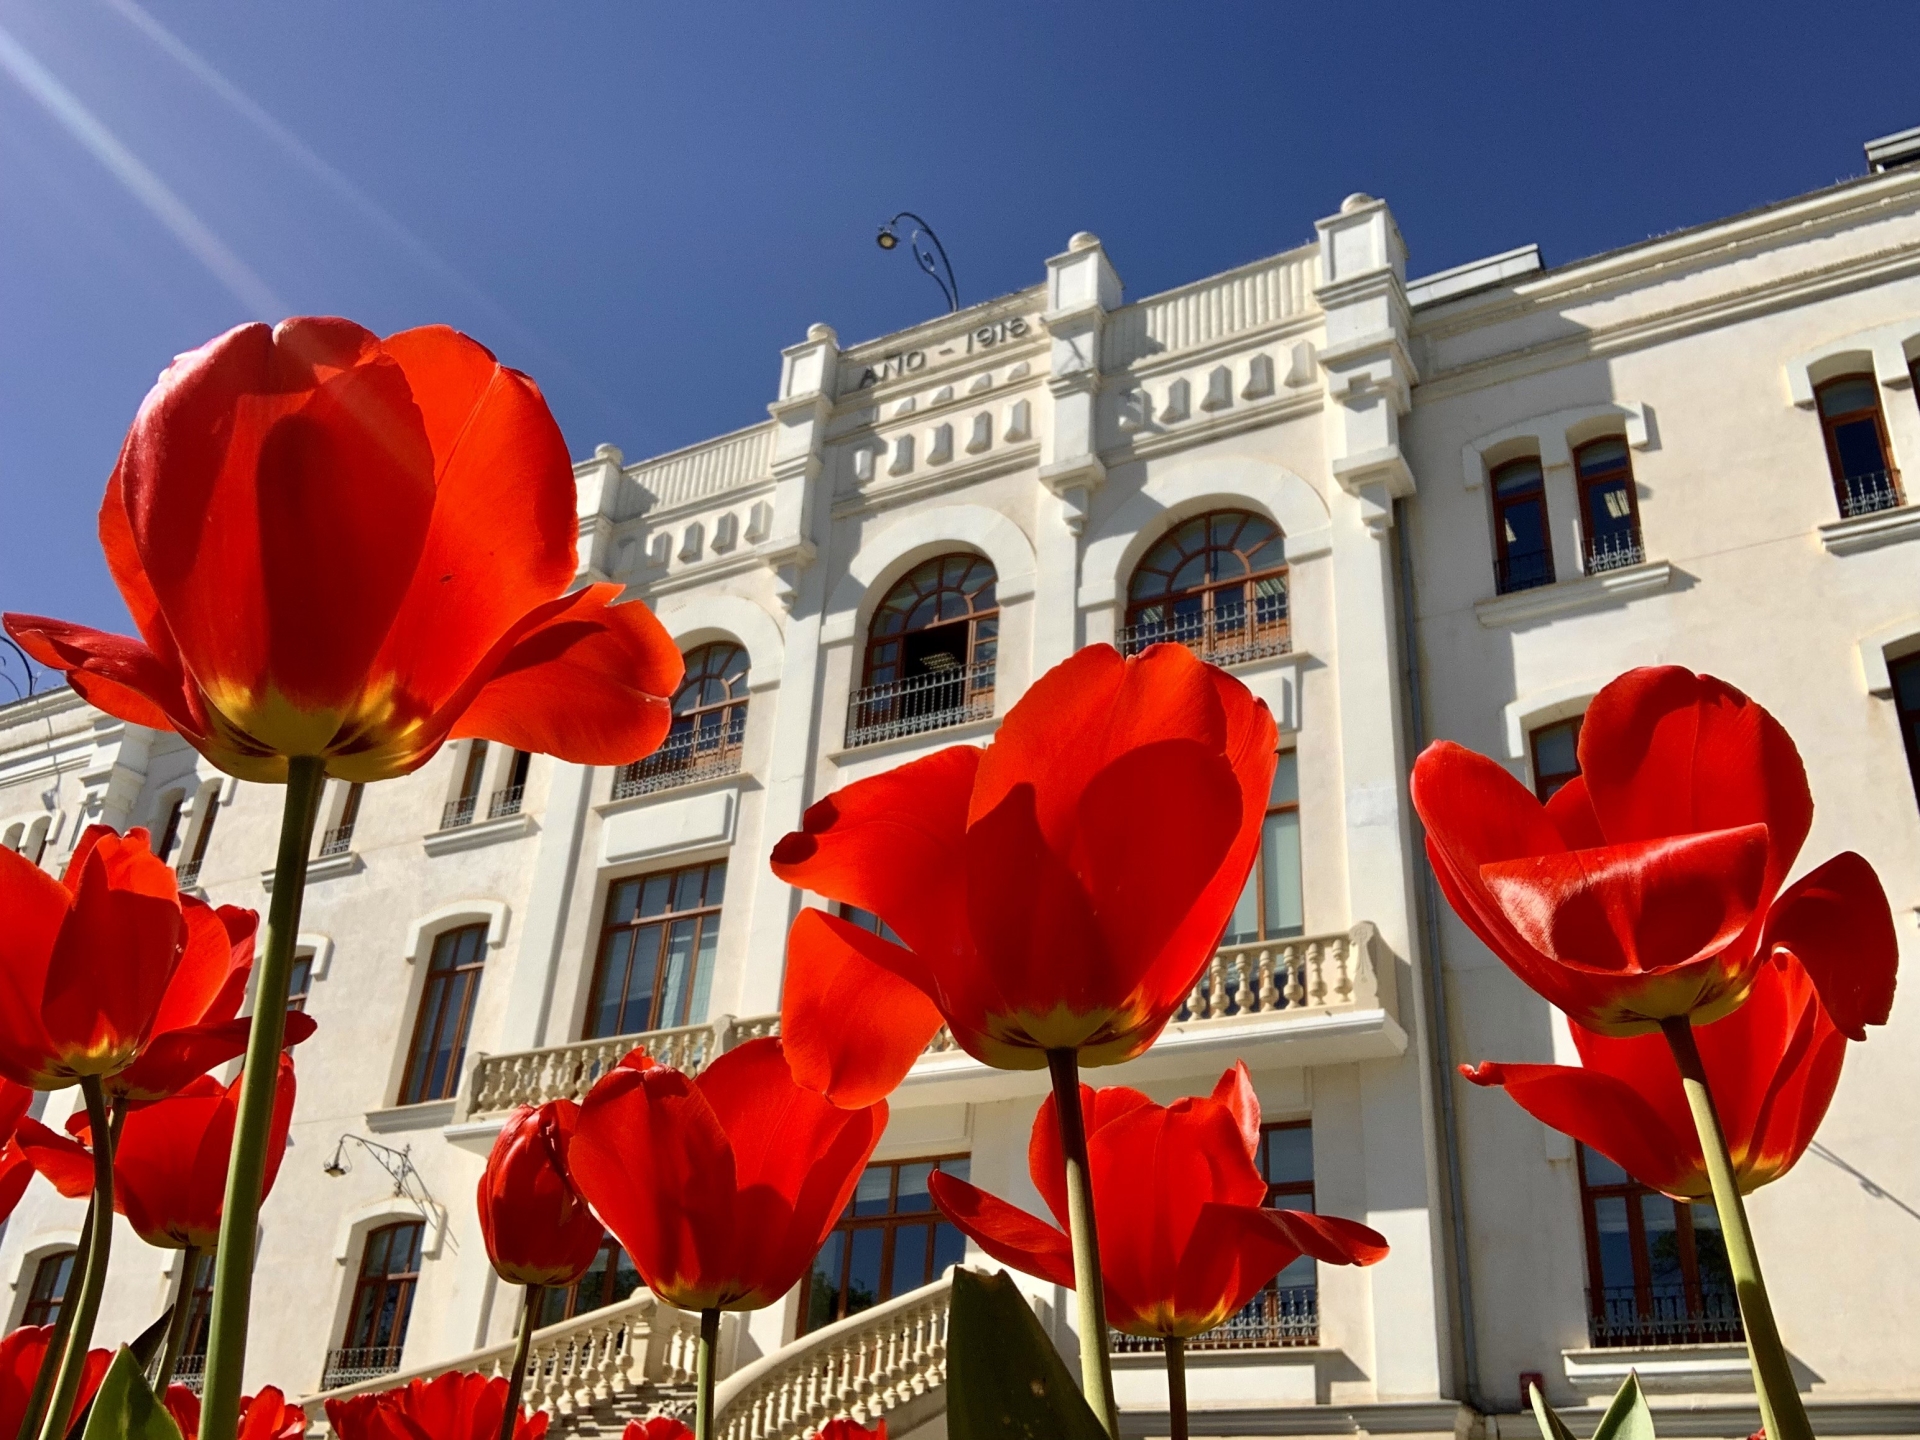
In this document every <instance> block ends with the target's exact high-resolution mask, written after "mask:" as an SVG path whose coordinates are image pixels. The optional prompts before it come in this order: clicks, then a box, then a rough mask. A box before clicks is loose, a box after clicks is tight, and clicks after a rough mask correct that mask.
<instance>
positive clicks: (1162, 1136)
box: [931, 1062, 1387, 1436]
mask: <svg viewBox="0 0 1920 1440" xmlns="http://www.w3.org/2000/svg"><path fill="white" fill-rule="evenodd" d="M1081 1109H1082V1112H1083V1113H1084V1114H1085V1115H1086V1117H1087V1156H1088V1164H1089V1168H1090V1169H1091V1171H1092V1175H1093V1195H1094V1215H1095V1229H1096V1230H1097V1232H1098V1234H1099V1236H1100V1268H1101V1272H1102V1275H1103V1277H1104V1279H1105V1282H1106V1295H1107V1306H1108V1309H1107V1316H1108V1319H1109V1321H1110V1322H1111V1323H1112V1325H1113V1327H1114V1328H1115V1329H1116V1330H1120V1331H1122V1332H1124V1333H1126V1334H1128V1335H1143V1336H1153V1337H1158V1338H1160V1339H1163V1340H1165V1341H1167V1364H1168V1378H1169V1383H1170V1385H1171V1386H1172V1392H1171V1397H1172V1401H1173V1405H1174V1409H1175V1411H1176V1412H1177V1413H1176V1415H1175V1417H1174V1424H1175V1426H1176V1428H1175V1430H1174V1434H1175V1435H1176V1436H1178V1435H1182V1434H1184V1433H1185V1431H1184V1426H1185V1405H1186V1402H1185V1385H1184V1371H1183V1370H1182V1369H1181V1357H1182V1342H1184V1341H1185V1340H1187V1339H1190V1338H1191V1337H1193V1336H1195V1335H1200V1334H1204V1333H1205V1332H1206V1331H1209V1330H1212V1329H1214V1328H1215V1327H1216V1326H1218V1325H1220V1324H1222V1323H1224V1322H1225V1321H1226V1320H1227V1319H1229V1318H1230V1317H1231V1316H1233V1315H1234V1314H1236V1313H1238V1312H1239V1311H1240V1310H1241V1309H1242V1308H1244V1307H1245V1306H1246V1305H1247V1303H1248V1302H1249V1301H1251V1300H1252V1299H1253V1297H1254V1296H1255V1295H1256V1294H1258V1293H1259V1291H1260V1290H1261V1289H1262V1288H1263V1287H1264V1286H1265V1285H1266V1284H1267V1283H1268V1282H1269V1281H1271V1280H1272V1279H1273V1278H1274V1276H1276V1275H1278V1274H1279V1273H1280V1272H1281V1271H1282V1270H1284V1269H1285V1268H1286V1267H1287V1266H1288V1265H1290V1264H1292V1263H1293V1262H1294V1261H1295V1260H1297V1259H1299V1258H1300V1257H1301V1256H1302V1255H1310V1256H1312V1257H1313V1258H1314V1259H1316V1260H1322V1261H1325V1262H1327V1263H1329V1264H1333V1265H1372V1264H1374V1263H1375V1262H1377V1261H1380V1260H1384V1259H1385V1258H1386V1255H1387V1242H1386V1240H1385V1239H1384V1238H1383V1237H1382V1236H1381V1235H1380V1234H1379V1233H1378V1232H1377V1231H1374V1230H1371V1229H1369V1228H1368V1227H1367V1226H1365V1225H1361V1224H1359V1223H1357V1222H1356V1221H1352V1220H1343V1219H1340V1218H1338V1217H1336V1216H1330V1215H1314V1214H1311V1213H1308V1212H1304V1211H1298V1210H1271V1209H1268V1208H1266V1206H1265V1204H1264V1202H1265V1200H1266V1197H1267V1181H1266V1177H1265V1176H1263V1175H1262V1174H1261V1173H1260V1167H1259V1161H1258V1157H1259V1152H1260V1103H1259V1101H1258V1100H1256V1099H1255V1098H1254V1093H1253V1082H1252V1079H1251V1078H1250V1077H1249V1076H1248V1074H1247V1067H1246V1066H1245V1065H1244V1064H1242V1063H1237V1062H1236V1063H1235V1065H1234V1066H1233V1068H1232V1069H1230V1070H1228V1071H1227V1073H1226V1074H1225V1075H1223V1076H1221V1077H1220V1083H1219V1084H1218V1085H1216V1086H1214V1089H1213V1093H1212V1094H1211V1095H1209V1096H1205V1097H1194V1098H1188V1099H1183V1100H1176V1101H1174V1102H1173V1104H1171V1105H1156V1104H1154V1103H1153V1102H1152V1101H1151V1100H1149V1099H1148V1098H1147V1097H1146V1096H1145V1095H1142V1094H1141V1093H1140V1092H1139V1091H1138V1090H1130V1089H1127V1088H1126V1087H1125V1086H1118V1085H1116V1086H1110V1087H1107V1088H1105V1089H1100V1090H1095V1089H1092V1088H1090V1087H1086V1086H1082V1087H1081ZM1027 1168H1028V1172H1029V1173H1030V1174H1031V1175H1032V1177H1033V1184H1034V1188H1035V1189H1037V1190H1038V1191H1039V1192H1040V1195H1041V1198H1043V1199H1044V1200H1045V1201H1046V1202H1047V1208H1048V1209H1049V1210H1051V1211H1052V1212H1053V1217H1054V1220H1055V1221H1056V1222H1057V1223H1056V1224H1053V1225H1049V1224H1048V1223H1047V1222H1046V1221H1044V1220H1042V1219H1040V1218H1038V1217H1037V1216H1034V1215H1030V1214H1028V1213H1027V1212H1026V1211H1024V1210H1021V1209H1019V1208H1018V1207H1016V1206H1013V1205H1009V1204H1008V1203H1007V1202H1006V1201H1004V1200H1002V1199H999V1198H998V1197H997V1196H994V1195H990V1194H988V1193H987V1192H986V1191H984V1190H980V1189H976V1188H975V1187H974V1186H972V1185H969V1184H968V1183H967V1182H966V1181H964V1180H960V1179H956V1178H955V1177H954V1176H951V1175H948V1174H945V1173H944V1172H940V1171H936V1172H934V1175H933V1177H932V1180H931V1188H932V1191H933V1198H934V1202H935V1203H936V1204H937V1205H939V1207H940V1209H941V1210H942V1211H943V1212H944V1213H945V1214H946V1216H947V1218H948V1219H950V1220H951V1221H953V1223H954V1224H955V1225H957V1226H959V1227H960V1229H961V1230H963V1231H965V1232H966V1234H967V1235H968V1236H969V1237H970V1238H971V1239H972V1240H973V1241H974V1243H975V1244H977V1245H979V1247H980V1248H981V1249H982V1250H984V1251H986V1252H987V1254H989V1255H991V1256H992V1257H993V1258H994V1259H996V1260H999V1261H1001V1262H1002V1263H1003V1264H1007V1265H1011V1266H1013V1267H1014V1268H1015V1269H1017V1270H1024V1271H1026V1272H1027V1273H1028V1274H1029V1275H1035V1276H1038V1277H1039V1278H1040V1279H1042V1280H1048V1281H1051V1282H1052V1283H1054V1284H1056V1285H1064V1286H1066V1287H1068V1288H1069V1289H1071V1288H1073V1287H1074V1283H1075V1277H1074V1266H1073V1247H1072V1243H1071V1241H1070V1239H1069V1237H1068V1235H1067V1233H1066V1232H1067V1204H1068V1199H1067V1191H1066V1156H1065V1152H1064V1150H1063V1149H1062V1145H1061V1136H1060V1116H1059V1110H1058V1107H1057V1106H1056V1105H1055V1103H1054V1097H1053V1096H1051V1095H1049V1096H1048V1097H1047V1098H1046V1099H1045V1100H1044V1101H1043V1102H1041V1106H1040V1113H1039V1114H1038V1115H1037V1116H1035V1117H1034V1122H1033V1134H1032V1138H1031V1139H1030V1141H1029V1143H1028V1147H1027Z"/></svg>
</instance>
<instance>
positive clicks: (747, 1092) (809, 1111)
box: [694, 1037, 887, 1309]
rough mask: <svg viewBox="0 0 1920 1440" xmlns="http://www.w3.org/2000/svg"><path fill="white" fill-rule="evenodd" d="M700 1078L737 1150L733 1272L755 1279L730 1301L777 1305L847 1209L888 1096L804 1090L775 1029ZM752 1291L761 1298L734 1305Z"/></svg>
mask: <svg viewBox="0 0 1920 1440" xmlns="http://www.w3.org/2000/svg"><path fill="white" fill-rule="evenodd" d="M694 1083H695V1084H696V1085H697V1086H698V1087H699V1089H700V1091H701V1093H702V1094H703V1095H705V1097H706V1099H707V1102H708V1104H710V1105H711V1106H712V1107H713V1114H714V1117H715V1118H716V1119H717V1120H718V1121H719V1123H720V1126H721V1128H722V1129H723V1130H725V1131H726V1134H727V1140H728V1143H729V1144H730V1145H731V1146H732V1149H733V1159H734V1184H735V1186H736V1187H737V1192H736V1198H735V1200H734V1239H733V1244H734V1250H735V1253H734V1254H733V1256H732V1257H731V1261H732V1264H733V1267H734V1268H733V1270H732V1272H731V1273H732V1274H733V1275H735V1276H738V1277H741V1278H742V1279H743V1280H747V1281H750V1282H751V1287H750V1288H749V1289H747V1290H744V1291H742V1292H741V1293H739V1294H737V1295H735V1296H733V1297H731V1301H732V1302H733V1304H732V1306H731V1308H746V1309H751V1308H758V1307H759V1306H760V1305H767V1304H771V1303H772V1302H773V1301H775V1300H777V1299H778V1298H779V1297H780V1296H782V1295H784V1294H786V1292H787V1291H788V1290H790V1289H791V1288H792V1287H793V1286H794V1285H795V1284H797V1283H798V1282H799V1279H800V1276H801V1274H802V1272H804V1271H805V1269H806V1267H807V1265H808V1263H809V1262H811V1261H812V1259H813V1257H814V1255H815V1254H816V1253H817V1252H818V1251H819V1249H820V1246H821V1244H822V1242H823V1241H825V1239H826V1237H827V1232H828V1231H829V1230H831V1229H832V1228H833V1226H834V1223H835V1222H836V1221H838V1220H839V1218H840V1216H841V1215H842V1214H843V1213H844V1212H845V1211H846V1208H847V1202H848V1201H849V1200H851V1199H852V1198H853V1191H854V1187H855V1186H856V1185H858V1184H859V1182H860V1173H861V1171H862V1170H863V1169H864V1168H865V1167H866V1163H867V1159H868V1157H869V1156H871V1155H872V1154H873V1149H874V1147H875V1146H876V1145H878V1144H879V1143H880V1135H881V1132H882V1131H883V1130H885V1129H886V1124H887V1106H886V1102H885V1101H880V1102H877V1103H875V1104H873V1105H869V1106H866V1107H864V1108H861V1109H857V1110H855V1109H843V1108H841V1107H840V1106H838V1105H836V1104H834V1103H833V1102H832V1101H831V1100H828V1099H827V1098H826V1097H825V1096H824V1095H819V1094H816V1093H815V1092H814V1091H812V1090H808V1089H804V1088H802V1087H801V1086H800V1085H799V1084H797V1083H796V1082H795V1080H794V1078H793V1072H792V1071H791V1070H790V1069H789V1068H788V1065H787V1061H786V1056H785V1053H784V1052H783V1050H782V1048H781V1042H780V1041H779V1040H778V1039H776V1038H772V1037H768V1038H765V1039H760V1040H749V1041H748V1042H747V1043H746V1044H744V1045H741V1046H738V1047H737V1048H735V1049H732V1050H729V1051H728V1052H727V1053H726V1054H724V1055H722V1056H721V1057H720V1058H719V1059H717V1060H715V1061H714V1062H713V1063H712V1064H711V1065H709V1066H707V1068H706V1069H705V1070H703V1071H701V1072H700V1078H699V1079H698V1080H696V1081H695V1082H694ZM747 1299H754V1300H755V1304H753V1305H751V1306H743V1305H739V1304H738V1302H739V1301H741V1300H747Z"/></svg>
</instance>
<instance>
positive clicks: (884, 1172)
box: [800, 1155, 970, 1334]
mask: <svg viewBox="0 0 1920 1440" xmlns="http://www.w3.org/2000/svg"><path fill="white" fill-rule="evenodd" d="M969 1169H970V1165H969V1161H968V1159H967V1157H966V1156H965V1155H943V1156H940V1157H938V1158H935V1159H931V1160H901V1161H896V1162H894V1163H891V1164H884V1165H869V1166H868V1167H867V1168H866V1171H865V1173H863V1174H862V1175H861V1177H860V1183H859V1185H858V1186H857V1187H856V1188H855V1190H854V1192H853V1199H852V1200H851V1201H849V1202H848V1204H847V1211H846V1214H845V1215H844V1216H842V1217H841V1220H840V1223H839V1224H838V1225H836V1226H834V1227H833V1231H832V1233H831V1234H829V1235H828V1236H827V1243H826V1244H825V1245H822V1246H821V1247H820V1253H819V1254H818V1255H817V1256H815V1257H814V1261H813V1269H812V1270H811V1271H810V1272H809V1273H808V1275H807V1276H806V1278H805V1279H803V1280H802V1281H801V1282H800V1284H801V1290H800V1331H801V1333H802V1334H804V1333H806V1332H807V1331H809V1330H818V1329H819V1328H820V1327H821V1326H822V1325H829V1324H831V1323H833V1322H834V1321H835V1320H841V1319H844V1318H846V1317H847V1316H848V1315H853V1314H856V1313H858V1312H859V1311H862V1310H865V1309H868V1308H870V1307H871V1306H874V1305H878V1304H879V1303H880V1302H881V1301H882V1300H890V1299H892V1298H893V1297H894V1296H895V1295H904V1294H906V1292H907V1291H909V1290H917V1289H919V1288H920V1287H921V1286H922V1285H926V1284H929V1283H931V1282H932V1281H934V1280H937V1279H939V1278H940V1276H941V1275H942V1274H944V1273H945V1272H946V1269H947V1267H948V1266H949V1265H957V1264H959V1263H960V1261H961V1260H962V1259H963V1258H964V1257H965V1255H966V1253H967V1237H966V1236H964V1235H962V1234H961V1233H960V1231H959V1230H958V1229H956V1228H955V1227H954V1226H952V1225H950V1224H948V1223H947V1222H946V1220H945V1219H944V1218H942V1216H941V1214H940V1212H939V1210H938V1209H937V1208H936V1207H935V1205H934V1203H933V1195H932V1192H931V1191H930V1189H929V1188H928V1184H927V1182H928V1179H929V1178H930V1177H931V1176H932V1174H933V1172H934V1171H935V1170H941V1171H944V1172H945V1173H947V1174H949V1175H952V1176H954V1177H956V1178H957V1179H961V1180H965V1179H966V1178H967V1177H968V1172H969Z"/></svg>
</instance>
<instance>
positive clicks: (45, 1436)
mask: <svg viewBox="0 0 1920 1440" xmlns="http://www.w3.org/2000/svg"><path fill="white" fill-rule="evenodd" d="M80 1093H81V1094H82V1095H84V1096H86V1099H87V1123H88V1124H89V1125H90V1126H91V1127H92V1130H93V1206H92V1209H91V1211H90V1213H89V1215H88V1217H87V1221H88V1223H87V1238H88V1244H87V1271H86V1275H85V1276H84V1277H83V1278H82V1279H81V1281H80V1294H79V1296H78V1297H77V1298H75V1299H74V1300H73V1302H72V1304H73V1329H72V1330H71V1331H70V1332H69V1333H68V1335H67V1348H66V1350H65V1351H64V1352H63V1353H62V1354H61V1356H60V1373H59V1375H58V1376H56V1377H55V1379H54V1382H53V1399H52V1401H51V1402H50V1403H49V1404H48V1405H47V1416H46V1419H45V1420H43V1421H42V1422H41V1425H40V1440H61V1437H63V1436H64V1435H65V1434H66V1433H67V1422H68V1420H69V1419H70V1418H71V1417H72V1414H73V1402H74V1400H75V1398H76V1397H77V1396H78V1395H79V1394H80V1375H81V1372H82V1371H83V1370H84V1369H85V1368H86V1359H87V1350H88V1348H89V1347H90V1346H91V1345H92V1344H93V1322H94V1320H95V1319H96V1318H97V1317H98V1316H99V1314H100V1296H101V1294H102V1292H104V1291H105V1290H106V1288H107V1251H108V1250H109V1248H111V1246H112V1244H113V1141H114V1131H115V1129H116V1127H115V1126H114V1124H113V1122H112V1121H111V1120H109V1119H108V1118H107V1097H106V1093H105V1092H104V1091H102V1090H101V1088H100V1077H99V1076H98V1075H83V1076H81V1077H80ZM68 1274H69V1275H71V1274H72V1272H71V1271H69V1272H68ZM69 1283H71V1282H69ZM69 1293H71V1290H69ZM60 1308H61V1309H62V1310H65V1309H66V1308H67V1307H66V1306H65V1305H62V1306H61V1307H60ZM49 1348H51V1347H49Z"/></svg>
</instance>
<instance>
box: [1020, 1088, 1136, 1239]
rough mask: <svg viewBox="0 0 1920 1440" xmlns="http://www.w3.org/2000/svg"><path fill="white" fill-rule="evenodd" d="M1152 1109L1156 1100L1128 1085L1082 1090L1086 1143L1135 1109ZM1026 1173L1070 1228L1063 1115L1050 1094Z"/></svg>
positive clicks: (1038, 1118) (1036, 1123)
mask: <svg viewBox="0 0 1920 1440" xmlns="http://www.w3.org/2000/svg"><path fill="white" fill-rule="evenodd" d="M1148 1108H1153V1101H1151V1100H1149V1099H1148V1098H1147V1097H1146V1096H1145V1095H1142V1094H1141V1093H1140V1092H1139V1091H1138V1090H1133V1089H1129V1088H1128V1087H1127V1086H1125V1085H1105V1086H1102V1087H1101V1088H1100V1089H1098V1090H1096V1089H1094V1088H1093V1087H1092V1086H1091V1085H1082V1086H1081V1087H1080V1115H1081V1123H1082V1124H1083V1125H1085V1126H1086V1131H1087V1144H1088V1147H1089V1149H1090V1150H1091V1147H1092V1145H1093V1137H1094V1136H1095V1135H1098V1134H1099V1133H1100V1132H1101V1131H1102V1130H1104V1129H1106V1127H1107V1126H1109V1125H1113V1124H1116V1123H1118V1122H1119V1121H1120V1120H1123V1119H1125V1118H1126V1117H1127V1116H1129V1115H1131V1114H1133V1113H1134V1112H1135V1111H1136V1110H1141V1109H1148ZM1027 1174H1028V1176H1029V1177H1031V1178H1032V1180H1033V1187H1034V1189H1036V1190H1038V1191H1039V1192H1040V1198H1041V1199H1042V1200H1044V1201H1046V1202H1047V1208H1048V1209H1049V1210H1051V1211H1052V1212H1053V1218H1054V1219H1055V1220H1057V1221H1059V1222H1060V1227H1061V1229H1063V1230H1064V1229H1065V1228H1066V1227H1067V1160H1066V1152H1065V1150H1064V1149H1063V1148H1062V1146H1061V1143H1060V1112H1059V1110H1058V1109H1057V1108H1055V1102H1054V1097H1053V1095H1052V1094H1051V1093H1049V1094H1048V1096H1047V1097H1046V1098H1045V1099H1044V1100H1042V1101H1041V1102H1040V1109H1039V1112H1038V1113H1037V1114H1036V1115H1035V1116H1034V1117H1033V1131H1032V1133H1031V1134H1030V1135H1029V1136H1028V1137H1027Z"/></svg>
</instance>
